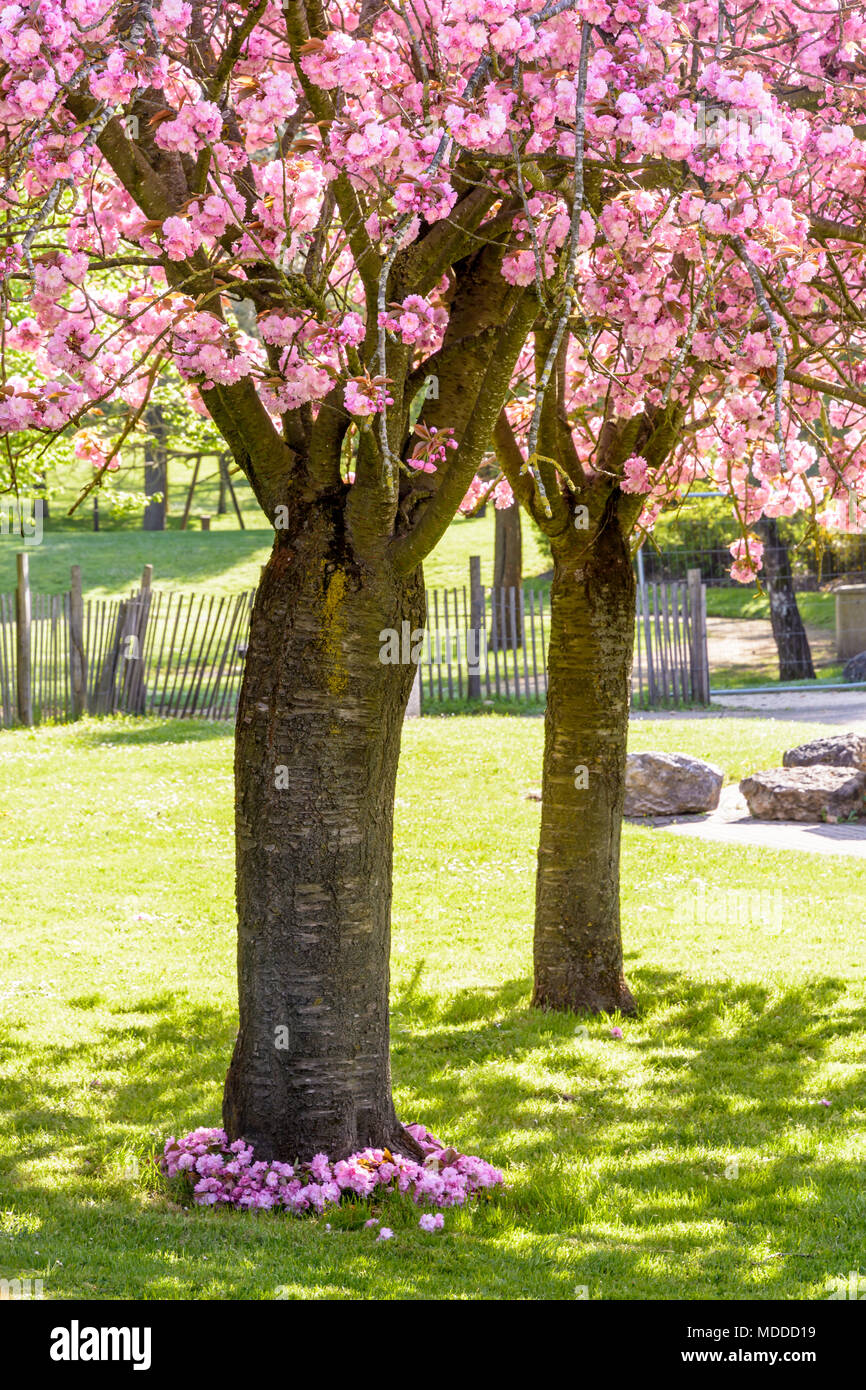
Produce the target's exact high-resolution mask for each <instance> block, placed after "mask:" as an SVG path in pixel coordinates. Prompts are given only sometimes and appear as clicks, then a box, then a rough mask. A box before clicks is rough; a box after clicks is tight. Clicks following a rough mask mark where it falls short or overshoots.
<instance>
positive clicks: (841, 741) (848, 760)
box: [782, 734, 866, 771]
mask: <svg viewBox="0 0 866 1390" xmlns="http://www.w3.org/2000/svg"><path fill="white" fill-rule="evenodd" d="M782 763H783V765H784V766H785V767H814V766H815V764H816V763H822V764H824V765H825V766H826V767H856V768H858V769H860V770H861V771H863V770H864V769H866V738H863V737H861V735H860V734H831V735H830V736H829V737H828V738H816V739H813V741H812V742H811V743H801V744H800V746H799V747H798V748H789V749H788V751H787V753H783V754H782Z"/></svg>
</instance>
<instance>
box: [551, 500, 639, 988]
mask: <svg viewBox="0 0 866 1390" xmlns="http://www.w3.org/2000/svg"><path fill="white" fill-rule="evenodd" d="M616 496H617V495H616V494H614V496H613V497H612V498H610V499H609V502H608V505H607V508H606V510H605V514H604V517H603V518H602V519H601V523H600V524H599V525H598V527H597V529H596V530H595V533H594V534H590V533H589V532H588V531H579V532H572V533H571V534H570V535H567V536H565V537H564V538H557V537H554V538H553V544H552V549H553V559H554V571H553V585H552V590H551V628H550V645H549V650H548V689H547V711H546V715H545V726H544V734H545V740H544V772H543V781H542V811H541V835H540V839H539V846H538V873H537V879H536V909H535V910H536V916H535V991H534V995H533V1003H534V1004H535V1005H538V1006H541V1007H547V1008H553V1009H573V1010H574V1011H575V1012H578V1011H587V1012H591V1013H599V1012H611V1011H613V1010H616V1009H620V1010H622V1012H623V1013H633V1012H634V1007H635V1006H634V1000H633V999H632V996H631V994H630V992H629V989H628V986H627V984H626V982H625V978H624V975H623V959H622V940H621V935H620V913H619V856H620V831H621V823H622V811H623V802H624V797H625V763H626V744H627V740H628V717H629V705H630V672H631V660H632V647H633V642H634V612H635V583H634V575H633V572H632V565H631V557H630V554H629V548H628V543H627V539H626V536H625V535H624V533H623V530H622V529H621V526H620V524H619V522H618V520H617V511H616Z"/></svg>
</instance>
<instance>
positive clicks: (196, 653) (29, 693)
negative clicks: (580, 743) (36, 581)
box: [0, 557, 709, 728]
mask: <svg viewBox="0 0 866 1390" xmlns="http://www.w3.org/2000/svg"><path fill="white" fill-rule="evenodd" d="M24 559H25V560H26V557H24ZM22 575H23V580H22ZM479 580H480V561H478V560H477V557H474V558H473V560H472V562H471V565H470V583H469V585H468V586H466V585H464V586H462V587H461V588H450V589H429V590H428V591H427V625H426V630H425V633H424V638H423V643H422V648H421V659H420V665H419V676H418V680H419V685H420V695H421V702H422V705H423V704H425V703H427V704H433V705H442V704H447V703H448V702H451V701H460V700H463V699H470V700H471V699H476V700H487V701H489V702H491V703H495V702H496V701H498V700H508V701H518V702H521V703H527V704H533V703H538V704H540V703H543V701H544V699H545V697H546V692H547V643H548V635H549V632H550V590H549V588H544V589H530V588H526V589H515V588H510V589H504V588H484V587H483V586H482V585H481V584H480V582H479ZM19 581H20V582H19V587H18V590H17V592H16V594H14V595H13V594H0V727H6V728H8V727H10V726H11V725H13V724H16V723H24V724H31V723H39V722H44V721H55V722H58V723H60V722H65V721H67V720H70V719H76V718H79V717H80V716H81V715H82V714H84V713H90V714H116V713H123V714H139V715H144V714H151V715H164V716H167V717H168V716H170V717H171V718H175V719H190V718H197V719H230V718H232V717H233V715H234V713H235V710H236V708H237V702H238V696H239V694H240V687H241V680H242V678H243V667H244V660H245V656H246V650H247V641H248V636H249V622H250V613H251V611H252V604H253V598H254V593H253V591H252V590H249V591H246V592H243V593H238V594H232V595H222V596H217V595H210V594H207V595H199V594H185V593H175V592H159V591H155V590H152V589H151V587H150V567H149V566H148V567H147V569H146V571H145V576H144V578H143V581H142V584H141V586H140V587H139V588H138V589H136V590H133V591H132V592H131V593H130V595H129V597H128V598H124V599H89V600H87V601H86V602H85V601H84V600H83V599H82V595H81V575H80V571H78V570H77V568H74V569H73V582H72V587H71V589H70V592H69V593H66V594H32V595H31V593H30V589H29V582H28V580H27V567H26V563H24V564H23V567H19ZM406 627H407V628H408V624H406ZM408 637H409V634H408V633H407V634H406V638H407V643H408ZM402 659H403V660H408V654H406V655H403V657H402ZM708 703H709V667H708V663H707V629H706V589H705V587H704V586H703V584H702V583H701V578H700V573H699V572H698V571H692V572H690V576H689V580H688V581H687V582H686V583H674V584H644V585H642V586H640V587H639V588H638V593H637V612H636V624H635V649H634V661H633V666H632V704H633V705H634V706H635V707H638V708H660V707H661V708H664V707H667V706H670V705H685V704H708Z"/></svg>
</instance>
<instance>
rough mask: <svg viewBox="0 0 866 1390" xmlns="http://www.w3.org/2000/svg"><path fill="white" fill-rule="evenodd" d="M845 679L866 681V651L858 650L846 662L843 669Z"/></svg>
mask: <svg viewBox="0 0 866 1390" xmlns="http://www.w3.org/2000/svg"><path fill="white" fill-rule="evenodd" d="M842 679H843V681H866V652H858V653H857V655H856V656H852V657H851V660H850V661H846V662H845V666H844V669H843V671H842Z"/></svg>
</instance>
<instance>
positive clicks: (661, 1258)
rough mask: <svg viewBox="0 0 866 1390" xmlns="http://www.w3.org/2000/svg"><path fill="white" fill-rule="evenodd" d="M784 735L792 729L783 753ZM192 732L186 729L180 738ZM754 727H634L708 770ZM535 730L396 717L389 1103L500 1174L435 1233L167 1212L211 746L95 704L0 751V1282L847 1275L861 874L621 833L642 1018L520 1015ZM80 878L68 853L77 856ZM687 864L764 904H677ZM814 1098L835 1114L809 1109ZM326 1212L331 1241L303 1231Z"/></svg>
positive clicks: (224, 948)
mask: <svg viewBox="0 0 866 1390" xmlns="http://www.w3.org/2000/svg"><path fill="white" fill-rule="evenodd" d="M807 730H808V726H804V728H803V729H801V730H797V731H796V737H797V738H799V737H800V735H801V733H802V734H803V736H806V731H807ZM187 735H191V737H187ZM791 738H792V735H791V729H790V726H788V727H787V731H786V729H785V728H780V726H778V725H773V724H772V723H771V722H770V721H767V722H761V721H751V720H749V721H737V720H735V719H725V720H693V721H684V722H679V721H678V722H677V723H676V724H674V723H673V722H671V723H660V724H657V725H649V724H643V723H641V724H637V725H635V726H634V728H633V731H632V746H641V747H667V748H681V749H682V750H683V751H686V752H693V753H698V754H700V753H703V754H704V755H705V756H710V757H712V758H713V759H714V760H715V761H718V762H719V763H721V764H722V765H723V766H724V767H725V768H726V769H727V770H728V771H729V773H730V774H731V775H732V776H737V775H741V773H742V770H745V769H746V768H747V767H755V766H760V765H764V763H765V760H766V765H769V764H770V763H772V762H773V761H776V762H777V761H778V760H779V754H780V752H781V750H782V748H783V747H784V746H786V745H787V742H788V741H790V740H791ZM541 739H542V729H541V725H540V722H538V721H530V720H527V721H516V720H506V719H502V718H493V719H490V720H468V719H462V720H461V719H453V720H441V721H421V722H420V723H416V724H413V725H412V726H409V727H408V728H407V731H406V734H405V737H404V758H403V765H402V768H401V773H400V780H399V785H398V800H397V824H396V881H395V901H394V930H393V967H392V998H393V1009H394V1018H393V1070H394V1080H395V1089H396V1096H397V1103H398V1108H399V1111H400V1113H401V1115H402V1116H403V1118H404V1119H407V1120H409V1119H419V1120H422V1121H423V1122H424V1123H426V1124H427V1125H428V1126H429V1127H430V1128H431V1129H432V1130H433V1131H434V1132H435V1133H438V1134H440V1135H441V1136H442V1137H443V1138H445V1139H446V1140H447V1141H448V1142H452V1143H454V1144H456V1145H457V1146H458V1147H460V1148H463V1149H465V1150H467V1151H469V1152H474V1153H479V1154H481V1155H482V1156H483V1157H485V1158H487V1159H490V1160H491V1161H492V1162H495V1163H497V1164H498V1165H500V1166H502V1167H503V1168H504V1169H505V1173H506V1179H507V1183H508V1187H507V1190H506V1192H505V1193H504V1194H501V1195H497V1196H496V1197H494V1198H493V1199H492V1200H491V1201H489V1202H485V1203H482V1204H480V1205H479V1206H477V1207H475V1208H472V1209H467V1210H465V1211H449V1212H448V1213H446V1228H445V1231H444V1232H443V1233H442V1234H441V1235H437V1236H435V1237H430V1236H426V1235H424V1234H423V1233H421V1232H419V1230H418V1227H417V1215H418V1213H417V1211H415V1210H414V1209H413V1208H412V1207H411V1206H410V1205H409V1204H406V1203H404V1204H400V1203H393V1204H389V1205H388V1208H387V1222H388V1224H389V1225H391V1226H392V1227H393V1228H394V1230H395V1231H396V1233H397V1238H396V1239H395V1240H394V1241H391V1242H387V1243H386V1244H379V1245H377V1244H376V1243H375V1240H374V1233H372V1232H371V1231H369V1230H365V1229H364V1227H363V1221H364V1220H365V1219H367V1217H368V1216H369V1215H370V1214H371V1213H372V1214H374V1215H377V1216H381V1215H382V1214H383V1211H382V1208H381V1207H378V1206H377V1207H371V1206H370V1205H369V1204H368V1203H358V1204H357V1205H355V1206H353V1207H349V1208H346V1209H345V1210H341V1211H340V1212H338V1213H331V1214H330V1215H329V1216H328V1221H327V1223H326V1221H325V1220H324V1219H321V1220H320V1219H317V1218H313V1219H305V1220H294V1219H290V1218H282V1217H274V1216H272V1215H270V1214H267V1213H263V1214H258V1215H251V1214H243V1213H236V1212H218V1213H214V1212H205V1211H199V1210H188V1209H181V1208H179V1207H178V1206H177V1205H176V1203H175V1200H174V1198H173V1196H172V1194H171V1193H170V1192H169V1191H167V1190H166V1188H165V1185H164V1184H163V1183H162V1181H161V1180H160V1179H159V1178H158V1177H157V1176H156V1175H155V1174H154V1171H153V1168H152V1158H153V1155H154V1153H155V1152H156V1151H157V1150H158V1148H160V1147H161V1145H162V1142H163V1141H164V1139H165V1138H166V1137H167V1135H169V1134H172V1133H174V1134H178V1133H181V1132H184V1131H186V1130H188V1129H190V1128H193V1127H195V1126H197V1125H199V1124H218V1123H219V1119H220V1106H221V1089H222V1081H223V1077H224V1074H225V1069H226V1066H227V1063H228V1059H229V1056H230V1053H231V1048H232V1044H233V1039H234V1032H235V1028H236V999H235V980H234V969H235V965H234V955H235V937H234V913H233V906H232V838H231V806H232V787H231V751H232V748H231V736H230V733H229V732H228V731H227V730H226V729H225V728H224V727H223V728H222V729H220V728H214V726H211V725H206V724H205V725H178V724H175V725H172V724H170V723H168V722H166V721H147V722H145V723H136V722H135V721H131V720H124V721H118V722H117V723H116V724H115V723H109V722H103V723H101V724H97V723H96V722H95V721H90V722H88V723H85V724H84V725H82V726H81V727H80V728H77V729H73V728H59V729H52V730H42V731H39V732H37V733H35V734H30V733H27V732H25V731H20V732H16V733H13V734H11V735H7V734H4V735H3V736H2V737H0V777H2V803H0V805H2V811H3V812H4V813H5V814H3V815H0V843H2V853H3V863H4V887H5V893H4V897H3V899H2V906H0V918H2V922H0V926H2V930H3V933H4V941H5V945H6V951H5V954H4V960H3V964H2V974H0V1024H2V1027H0V1104H2V1109H3V1116H4V1119H3V1125H2V1130H0V1274H3V1275H7V1276H8V1275H21V1276H26V1275H28V1274H29V1275H32V1276H35V1277H42V1278H43V1279H44V1280H45V1284H46V1294H47V1296H49V1297H75V1296H83V1297H89V1298H97V1297H109V1296H126V1297H128V1296H133V1297H145V1298H184V1297H193V1298H236V1297H241V1298H252V1299H256V1298H274V1297H275V1296H278V1295H277V1290H282V1293H281V1294H280V1295H279V1296H285V1297H288V1298H297V1297H301V1296H304V1297H310V1296H312V1297H319V1298H332V1299H339V1298H348V1297H370V1296H376V1297H379V1298H413V1297H414V1298H424V1297H448V1298H452V1297H458V1298H463V1297H465V1298H477V1297H482V1298H483V1297H492V1298H495V1297H508V1298H514V1297H538V1298H541V1297H543V1298H556V1299H570V1298H574V1297H576V1296H581V1297H582V1296H583V1293H582V1291H583V1290H584V1289H586V1290H587V1296H588V1297H589V1298H638V1297H641V1298H644V1297H645V1298H669V1297H677V1296H679V1297H685V1298H700V1297H708V1298H718V1297H735V1298H744V1297H745V1298H750V1297H754V1298H767V1297H780V1298H800V1297H826V1287H825V1286H826V1281H827V1279H828V1278H830V1277H833V1276H835V1275H837V1274H839V1273H840V1272H847V1271H848V1270H849V1269H856V1268H858V1267H859V1265H860V1263H862V1243H863V1228H864V1220H866V1199H864V1197H863V1196H862V1183H861V1181H860V1173H861V1170H862V1146H863V1127H864V1099H863V1098H864V1094H866V1088H864V1079H866V1078H864V1055H866V1052H864V1038H866V1000H864V993H863V988H862V981H863V976H864V973H866V950H864V948H863V946H862V940H863V938H862V930H861V923H860V921H859V920H857V919H856V916H855V915H852V904H855V903H856V902H857V901H859V899H860V898H862V886H861V885H862V869H860V868H858V867H857V861H853V860H842V859H838V860H837V859H833V858H832V857H831V856H817V855H816V856H801V855H795V854H793V853H783V852H774V853H772V854H768V853H762V852H759V851H757V850H750V849H739V848H732V847H726V846H723V845H697V844H696V843H695V842H693V841H690V840H689V839H687V838H685V837H683V838H680V837H677V836H673V835H666V834H664V833H663V832H661V831H653V830H650V829H646V828H643V827H639V826H627V827H626V828H625V832H624V894H623V921H624V934H625V941H626V953H627V972H628V976H629V980H630V983H631V985H632V988H633V990H634V992H635V994H636V997H637V1000H638V1004H639V1014H638V1016H637V1017H636V1018H635V1019H630V1020H619V1024H620V1026H621V1027H622V1031H623V1037H622V1038H615V1037H613V1036H611V1024H612V1020H610V1019H601V1018H595V1019H581V1018H577V1017H575V1016H574V1015H557V1014H552V1013H542V1012H538V1011H533V1010H531V1009H530V1007H529V999H530V987H531V923H532V907H533V893H534V881H533V870H534V853H535V837H536V835H537V829H538V815H539V809H538V805H537V803H535V802H532V801H527V800H526V799H525V796H524V792H525V789H526V788H527V787H530V786H533V785H537V784H538V780H539V770H538V769H539V761H538V760H539V757H540V750H541ZM85 865H86V870H85V869H84V868H83V866H85ZM696 877H700V878H701V879H703V880H706V881H707V882H708V883H709V884H711V885H713V886H719V885H725V886H726V887H731V888H736V889H743V890H749V891H752V890H754V891H757V890H760V891H762V892H776V891H779V892H780V893H781V894H782V899H781V901H782V905H783V910H782V912H781V914H776V915H773V916H769V917H767V918H766V920H765V919H763V918H762V919H756V920H752V921H747V922H744V923H740V922H722V923H715V922H712V923H706V922H704V923H702V922H699V921H691V920H686V919H685V918H683V916H682V913H681V912H680V911H679V909H678V907H677V903H678V899H679V896H680V895H682V893H684V892H687V891H688V887H689V885H690V884H691V883H693V882H694V881H695V879H696ZM825 1102H829V1104H825ZM327 1224H330V1225H331V1227H332V1229H331V1230H330V1231H328V1230H327V1229H326V1225H327Z"/></svg>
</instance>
